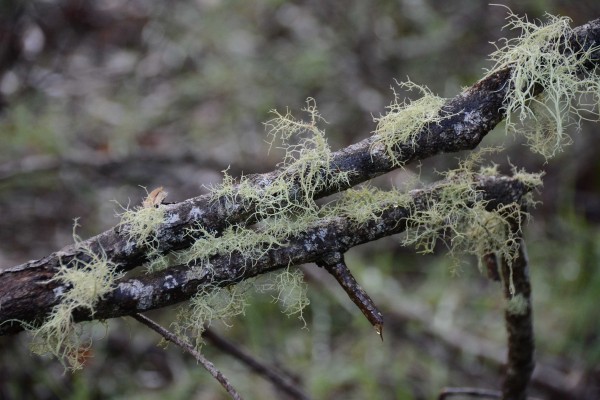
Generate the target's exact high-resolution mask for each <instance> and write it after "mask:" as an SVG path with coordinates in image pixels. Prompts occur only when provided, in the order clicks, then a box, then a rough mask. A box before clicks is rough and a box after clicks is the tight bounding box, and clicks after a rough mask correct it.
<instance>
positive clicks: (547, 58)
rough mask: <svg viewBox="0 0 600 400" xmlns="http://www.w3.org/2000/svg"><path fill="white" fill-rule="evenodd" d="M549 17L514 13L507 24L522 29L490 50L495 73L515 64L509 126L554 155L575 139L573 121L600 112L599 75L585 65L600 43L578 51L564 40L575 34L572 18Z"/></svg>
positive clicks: (509, 97) (545, 153) (535, 148)
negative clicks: (544, 19) (537, 19)
mask: <svg viewBox="0 0 600 400" xmlns="http://www.w3.org/2000/svg"><path fill="white" fill-rule="evenodd" d="M546 16H547V22H546V23H543V24H542V25H536V24H535V23H532V22H529V21H528V20H527V18H525V17H523V18H521V17H518V16H516V15H514V14H513V13H512V12H509V17H508V18H509V19H510V22H509V23H508V24H507V27H508V28H510V29H519V30H521V32H522V34H521V35H520V36H519V37H517V38H514V39H509V40H506V39H505V40H504V43H503V46H501V47H498V49H497V51H496V52H494V53H493V54H492V55H491V59H492V61H493V62H494V66H493V67H492V69H491V73H494V72H495V71H498V70H501V69H503V68H506V67H511V68H512V73H511V77H510V81H509V83H508V84H509V93H508V94H507V96H506V100H505V107H506V113H507V117H506V128H507V130H508V131H511V132H516V133H522V134H524V135H525V137H526V138H527V141H528V143H529V145H530V148H531V149H532V151H534V152H536V153H540V154H542V155H543V156H544V157H546V158H549V157H552V156H554V155H555V154H556V153H557V152H559V151H561V150H562V148H563V147H564V146H565V145H568V144H570V143H571V138H570V137H569V136H568V135H567V133H566V128H567V127H568V126H569V125H572V124H574V125H576V126H579V124H580V122H581V120H582V119H593V120H597V119H598V118H599V117H600V115H599V105H600V77H599V76H598V74H597V70H588V69H586V68H584V64H586V63H588V62H589V61H590V59H591V56H592V54H593V53H594V52H595V51H597V50H598V48H599V46H596V47H590V48H588V49H587V50H579V51H575V50H574V49H573V47H572V46H571V45H570V44H569V42H568V40H564V39H566V38H570V37H572V36H573V29H572V28H571V27H570V26H569V22H570V19H569V18H567V17H555V16H552V15H549V14H547V15H546ZM540 89H543V92H542V93H541V94H539V95H537V96H532V95H533V94H534V93H536V92H539V90H540Z"/></svg>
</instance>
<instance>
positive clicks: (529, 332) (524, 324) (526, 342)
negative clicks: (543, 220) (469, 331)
mask: <svg viewBox="0 0 600 400" xmlns="http://www.w3.org/2000/svg"><path fill="white" fill-rule="evenodd" d="M511 229H512V230H513V231H514V232H515V233H517V234H519V235H520V224H519V223H518V221H513V222H512V226H511ZM519 241H520V243H519V249H518V252H517V255H516V257H515V258H514V259H513V260H512V261H509V260H506V259H504V260H502V281H503V284H504V296H505V298H506V300H507V302H508V304H509V306H507V309H506V312H505V321H506V330H507V333H508V361H507V365H506V375H505V378H504V383H503V385H502V399H503V400H526V399H527V387H528V385H529V381H530V379H531V374H532V373H533V369H534V368H535V360H534V352H535V343H534V335H533V316H532V310H531V284H530V282H529V265H528V259H527V252H526V250H525V242H524V241H523V240H522V239H519ZM515 299H517V300H518V301H519V303H520V305H519V306H518V307H511V306H510V302H511V301H515Z"/></svg>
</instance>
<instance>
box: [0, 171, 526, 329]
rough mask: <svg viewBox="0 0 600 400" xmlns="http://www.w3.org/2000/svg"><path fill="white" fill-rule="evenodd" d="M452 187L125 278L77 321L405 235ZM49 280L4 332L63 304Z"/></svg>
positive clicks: (16, 301)
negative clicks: (256, 245)
mask: <svg viewBox="0 0 600 400" xmlns="http://www.w3.org/2000/svg"><path fill="white" fill-rule="evenodd" d="M449 184H452V182H442V183H438V184H436V185H434V186H432V187H430V188H427V189H419V190H413V191H411V192H410V195H411V196H412V204H411V205H410V206H408V207H406V206H398V205H396V204H390V203H387V204H382V210H383V211H382V213H381V215H380V217H379V218H372V219H370V220H367V221H366V222H364V223H360V224H359V223H356V222H355V221H354V220H353V219H352V218H351V217H345V216H337V217H330V218H325V219H323V220H319V221H318V222H316V223H314V224H313V225H312V226H311V227H309V228H308V229H306V230H305V231H304V232H303V233H301V234H298V235H296V236H293V237H290V238H289V240H288V241H287V243H285V245H283V246H279V247H274V248H271V249H270V250H268V251H266V252H265V253H264V255H263V256H261V257H259V258H252V257H248V256H244V255H242V254H240V253H239V252H233V253H231V254H221V255H217V256H215V257H212V258H211V259H210V263H211V269H210V271H208V270H201V271H198V272H194V269H193V268H191V267H190V266H188V265H179V266H173V267H171V268H169V269H168V270H165V271H160V272H158V273H153V274H148V275H142V276H138V277H135V278H125V279H122V280H120V281H119V282H118V284H117V287H116V288H115V290H114V291H112V292H111V293H109V294H108V295H106V296H105V297H104V298H103V299H101V300H99V301H98V302H97V303H96V305H95V313H94V315H93V316H92V315H90V314H89V313H88V312H84V311H80V312H76V313H75V320H77V321H81V320H89V319H92V318H93V319H107V318H114V317H119V316H124V315H131V314H134V313H138V312H144V311H147V310H151V309H156V308H161V307H165V306H167V305H171V304H176V303H179V302H182V301H185V300H187V299H189V298H190V297H191V296H193V295H194V294H196V293H197V292H198V290H201V289H202V288H203V287H211V286H215V285H217V286H227V285H230V284H233V283H236V282H240V281H242V280H245V279H249V278H252V277H255V276H257V275H260V274H264V273H267V272H270V271H274V270H277V269H281V268H286V267H288V266H290V265H299V264H303V263H309V262H316V261H317V260H321V259H323V257H325V256H326V255H327V254H330V253H335V252H339V253H344V252H345V251H347V250H348V249H350V248H351V247H354V246H357V245H360V244H363V243H367V242H370V241H373V240H377V239H379V238H382V237H385V236H390V235H393V234H396V233H400V232H402V231H404V230H405V229H406V227H407V218H409V217H410V216H411V215H412V213H413V212H415V211H422V210H426V209H427V208H428V207H429V206H430V204H431V199H432V197H435V196H436V193H438V192H439V191H441V190H442V189H443V188H444V187H447V185H449ZM473 186H474V188H475V190H477V191H478V193H479V196H480V197H481V201H485V202H487V203H486V208H487V209H489V210H493V209H495V208H496V207H498V206H500V205H505V204H512V203H515V202H517V203H518V202H520V200H521V198H522V197H523V196H524V195H525V194H526V193H528V192H529V191H530V190H532V189H533V188H532V187H531V186H528V185H527V184H525V183H523V182H522V181H521V180H519V179H516V178H510V177H498V176H477V177H474V182H473ZM49 276H50V275H47V276H45V277H38V278H37V280H36V284H35V285H31V286H30V292H28V293H22V292H19V293H17V295H13V296H8V295H7V296H5V300H4V302H3V306H2V307H1V308H0V324H1V325H0V334H7V333H11V332H17V331H20V330H22V327H21V324H19V323H17V322H16V320H19V321H24V322H28V323H35V322H39V321H40V320H41V319H43V317H44V316H45V315H47V313H48V312H49V311H50V310H51V309H52V307H53V306H54V305H56V304H57V303H58V302H60V299H61V296H60V293H62V291H63V290H65V288H61V287H60V283H58V282H51V283H48V282H47V279H48V277H49ZM17 287H18V285H17Z"/></svg>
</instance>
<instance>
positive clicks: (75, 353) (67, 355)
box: [28, 244, 122, 370]
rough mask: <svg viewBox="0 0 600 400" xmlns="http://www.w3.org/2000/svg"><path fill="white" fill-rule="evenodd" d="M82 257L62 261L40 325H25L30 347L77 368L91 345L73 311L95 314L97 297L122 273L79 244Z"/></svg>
mask: <svg viewBox="0 0 600 400" xmlns="http://www.w3.org/2000/svg"><path fill="white" fill-rule="evenodd" d="M80 251H81V252H83V254H84V255H83V257H82V258H81V259H77V260H75V261H74V262H71V263H69V265H66V264H62V263H61V265H60V268H59V269H58V271H57V272H56V274H55V275H54V277H53V278H52V279H50V280H49V281H48V283H52V282H57V283H58V284H59V286H58V287H57V289H55V294H56V295H57V296H58V297H59V299H60V300H59V301H60V303H58V304H57V305H56V306H54V308H53V309H52V312H51V313H50V315H49V316H48V317H47V318H46V320H45V321H44V322H43V323H42V325H41V326H39V327H28V329H29V330H30V331H31V332H32V334H33V341H32V344H31V348H32V351H33V352H35V353H37V354H48V353H49V354H52V355H53V356H55V357H57V358H58V359H59V360H61V362H63V363H64V364H65V366H67V367H69V368H71V369H74V370H75V369H80V368H81V367H82V366H83V363H84V362H85V357H84V356H85V354H87V352H86V351H87V349H88V348H89V347H90V345H91V336H90V335H89V334H86V332H85V329H84V325H83V324H76V323H75V321H74V320H73V311H75V310H76V309H79V310H86V311H88V312H89V313H90V314H91V315H93V314H94V307H95V304H96V302H97V301H98V300H100V299H102V298H103V297H104V296H105V295H106V294H107V293H109V292H110V291H112V290H113V287H114V283H115V281H116V280H117V279H119V278H120V277H121V276H122V273H120V272H119V271H118V270H117V268H116V265H115V264H113V263H112V262H110V261H108V259H107V256H106V254H105V253H104V252H102V251H100V253H97V252H92V251H91V249H90V248H88V247H86V246H84V245H83V244H81V248H80Z"/></svg>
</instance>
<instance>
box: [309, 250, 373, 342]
mask: <svg viewBox="0 0 600 400" xmlns="http://www.w3.org/2000/svg"><path fill="white" fill-rule="evenodd" d="M317 265H318V266H319V267H322V268H325V269H326V270H327V272H329V273H330V274H331V275H332V276H333V277H334V278H335V280H336V281H337V282H338V283H339V284H340V286H341V287H342V289H344V291H345V292H346V294H348V297H350V299H351V300H352V301H353V302H354V304H356V305H357V306H358V308H359V309H360V311H362V313H363V314H364V316H365V317H367V319H368V320H369V322H370V323H371V325H373V327H374V328H375V330H376V331H377V334H379V335H380V337H381V340H383V315H381V312H379V310H378V309H377V306H376V305H375V303H374V302H373V300H372V299H371V297H369V295H368V294H367V292H365V290H364V289H363V288H362V287H361V286H360V285H359V284H358V282H356V279H354V276H352V273H351V272H350V269H348V267H347V266H346V262H345V261H344V255H343V254H342V253H337V252H336V253H331V254H327V255H326V256H325V257H323V258H322V259H320V260H318V261H317Z"/></svg>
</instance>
